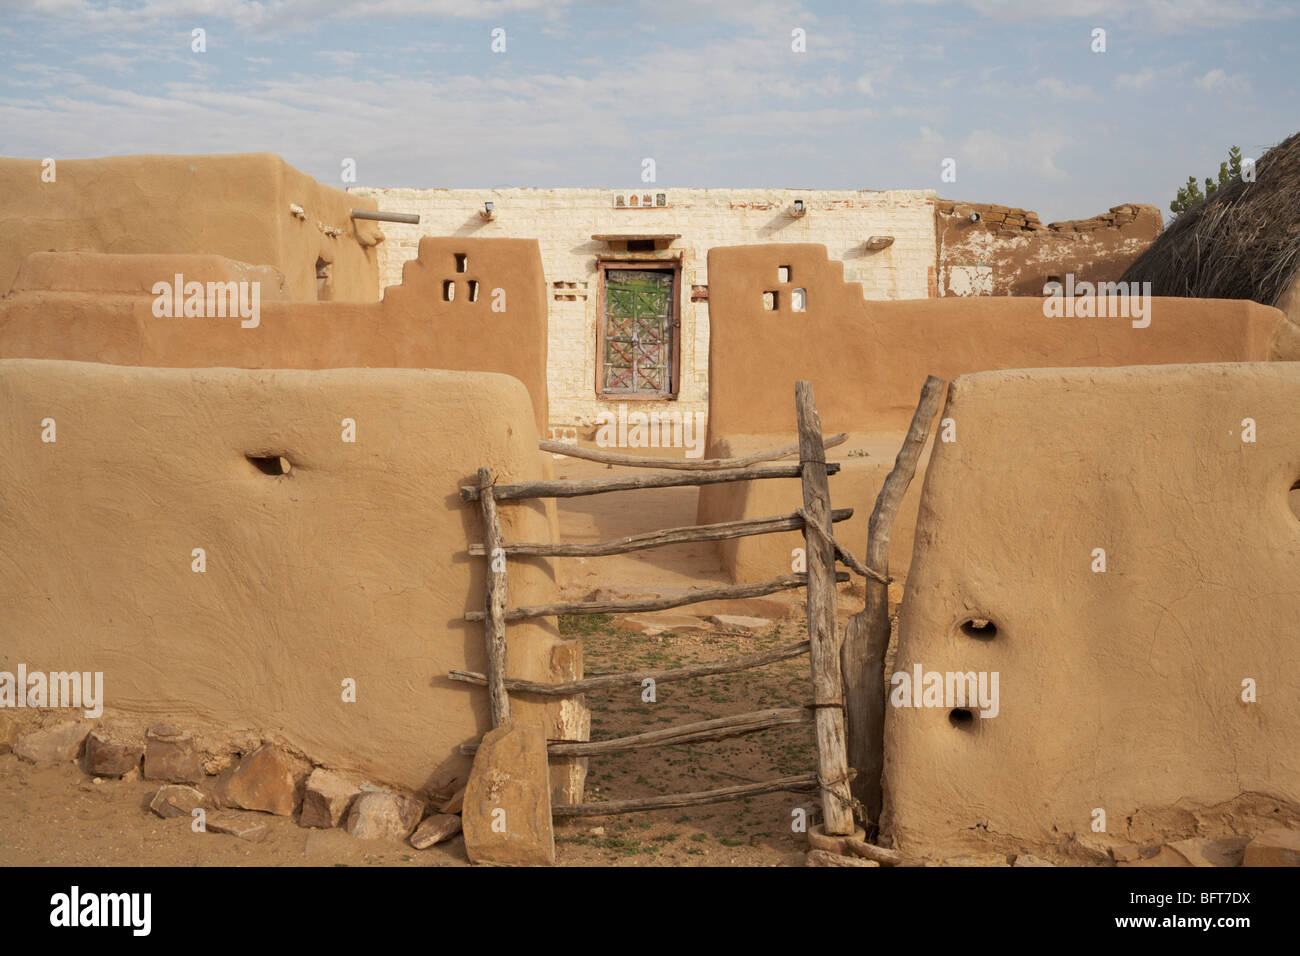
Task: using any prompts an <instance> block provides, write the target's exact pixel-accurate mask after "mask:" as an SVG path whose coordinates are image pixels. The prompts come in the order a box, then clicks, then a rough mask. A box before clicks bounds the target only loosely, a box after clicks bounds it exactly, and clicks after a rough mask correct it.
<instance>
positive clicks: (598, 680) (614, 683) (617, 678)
mask: <svg viewBox="0 0 1300 956" xmlns="http://www.w3.org/2000/svg"><path fill="white" fill-rule="evenodd" d="M807 653H808V642H807V641H802V642H800V643H798V644H787V645H786V646H784V647H775V648H773V649H772V650H770V651H760V652H759V653H757V654H746V655H745V656H744V657H733V658H730V659H728V660H723V661H712V662H709V663H704V664H688V665H687V666H685V667H673V668H669V669H667V670H659V671H629V672H627V673H624V674H599V675H597V676H595V677H584V678H583V679H581V680H574V681H568V682H567V683H563V684H544V683H542V682H541V681H532V680H518V679H514V678H509V677H507V678H506V682H505V683H506V690H508V691H514V692H515V693H520V694H540V695H542V696H544V697H571V696H573V695H574V694H585V693H587V692H588V691H592V690H599V689H601V688H604V687H618V686H621V685H623V684H640V683H641V682H642V681H644V680H647V679H648V680H653V681H654V682H655V683H660V682H662V681H668V680H682V679H684V678H688V677H709V676H711V675H713V674H732V673H735V672H736V671H744V670H750V669H751V668H754V667H762V666H763V665H764V664H771V663H774V662H776V661H784V660H788V659H790V658H791V657H798V656H799V655H800V654H807ZM447 676H448V677H450V678H451V679H452V680H456V681H462V682H463V683H466V684H477V685H478V686H480V687H482V686H485V685H486V684H487V676H486V675H484V674H479V673H477V672H475V671H462V670H454V671H451V672H450V673H449V674H448V675H447Z"/></svg>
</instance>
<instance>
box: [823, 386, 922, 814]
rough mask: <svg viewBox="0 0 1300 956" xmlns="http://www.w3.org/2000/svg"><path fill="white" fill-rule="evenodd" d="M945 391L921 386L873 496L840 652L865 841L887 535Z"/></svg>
mask: <svg viewBox="0 0 1300 956" xmlns="http://www.w3.org/2000/svg"><path fill="white" fill-rule="evenodd" d="M946 385H947V383H946V382H945V381H944V380H943V379H941V378H936V377H935V376H933V375H931V376H930V377H929V378H927V379H926V380H925V386H924V387H923V388H922V389H921V399H920V402H919V403H918V404H917V406H916V412H915V413H914V414H913V415H912V423H911V424H910V425H909V426H908V429H907V437H906V438H905V439H904V440H903V447H902V448H901V449H900V450H899V452H898V458H897V459H895V461H894V467H893V470H892V471H890V473H889V476H888V477H887V478H885V483H884V485H883V486H881V489H880V494H879V495H877V496H876V506H875V508H874V509H872V512H871V520H870V521H869V522H868V524H867V553H866V559H865V561H864V563H865V564H866V566H867V567H868V568H870V569H871V570H872V571H873V572H875V574H876V576H875V577H868V578H867V579H866V601H865V603H864V605H863V608H862V610H861V611H860V612H859V613H857V614H855V615H853V617H852V618H850V619H849V623H848V627H847V629H846V630H845V633H844V643H843V645H842V646H841V648H840V666H841V669H842V671H843V674H844V699H845V714H846V720H847V728H848V754H849V765H850V766H851V767H853V769H854V770H855V771H857V774H856V776H855V777H854V780H853V786H852V789H853V796H854V798H855V799H857V800H858V802H859V803H860V804H861V805H862V809H863V813H865V815H866V819H865V820H863V821H862V823H863V826H864V827H866V828H867V831H868V835H870V833H871V830H872V828H873V827H875V826H877V825H878V824H879V821H880V809H881V803H882V799H883V797H882V790H881V786H882V782H881V775H882V773H883V771H884V764H885V700H886V697H887V696H888V695H887V693H886V690H885V652H886V651H887V650H888V648H889V585H888V584H887V583H885V582H886V581H887V580H888V578H889V534H890V530H891V529H892V527H893V524H894V516H895V515H897V514H898V506H899V504H900V503H901V502H902V500H903V495H904V494H905V493H906V492H907V488H908V485H910V484H911V482H912V476H913V475H915V474H916V465H917V462H918V461H919V460H920V458H921V451H922V450H923V449H924V448H925V440H926V436H927V435H928V434H929V432H930V423H931V422H932V421H934V417H935V415H936V414H937V413H938V411H939V406H940V405H941V404H942V403H943V397H944V390H945V386H946ZM810 570H811V568H810ZM811 590H812V589H811V588H809V591H810V592H811Z"/></svg>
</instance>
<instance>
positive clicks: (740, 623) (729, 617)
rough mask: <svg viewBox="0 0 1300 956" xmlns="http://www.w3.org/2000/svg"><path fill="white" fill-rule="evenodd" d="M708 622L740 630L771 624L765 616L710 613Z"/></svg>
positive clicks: (753, 629) (759, 627) (754, 628)
mask: <svg viewBox="0 0 1300 956" xmlns="http://www.w3.org/2000/svg"><path fill="white" fill-rule="evenodd" d="M709 623H710V624H716V625H718V627H730V628H735V629H737V630H742V631H757V630H760V629H766V628H770V627H771V626H772V622H771V621H769V620H768V619H767V618H765V617H746V616H745V615H743V614H712V615H710V616H709Z"/></svg>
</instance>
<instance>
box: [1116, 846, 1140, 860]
mask: <svg viewBox="0 0 1300 956" xmlns="http://www.w3.org/2000/svg"><path fill="white" fill-rule="evenodd" d="M1110 855H1111V856H1112V857H1113V858H1114V860H1115V862H1116V863H1132V862H1133V861H1134V860H1137V859H1138V858H1139V857H1141V856H1142V848H1141V847H1140V846H1138V845H1137V844H1136V843H1130V844H1128V845H1127V846H1113V847H1111V848H1110Z"/></svg>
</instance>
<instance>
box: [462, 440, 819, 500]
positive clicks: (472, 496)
mask: <svg viewBox="0 0 1300 956" xmlns="http://www.w3.org/2000/svg"><path fill="white" fill-rule="evenodd" d="M818 447H819V448H820V446H818ZM839 470H840V466H839V464H838V463H832V464H829V465H827V466H826V473H827V474H828V475H833V474H835V472H837V471H839ZM798 477H799V466H798V465H751V466H750V467H748V468H727V469H725V470H722V471H702V472H700V473H699V474H687V475H631V476H629V477H627V478H582V479H573V480H569V481H566V480H562V479H561V480H554V481H525V482H521V483H519V484H517V485H497V486H496V487H495V488H493V489H492V494H493V495H494V496H495V497H496V500H497V501H507V500H511V499H515V498H578V497H580V496H582V495H600V494H604V493H605V492H608V491H634V490H636V489H637V488H677V487H680V486H682V485H717V484H722V483H723V482H727V481H750V480H751V479H754V478H798ZM478 496H479V489H478V488H476V487H474V486H473V485H462V486H461V489H460V499H461V501H478Z"/></svg>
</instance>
